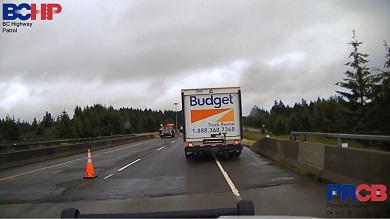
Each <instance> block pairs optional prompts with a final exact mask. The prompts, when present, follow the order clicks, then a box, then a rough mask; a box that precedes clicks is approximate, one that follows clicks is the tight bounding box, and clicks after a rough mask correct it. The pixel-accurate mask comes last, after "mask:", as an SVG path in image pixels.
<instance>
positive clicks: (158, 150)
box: [157, 146, 165, 151]
mask: <svg viewBox="0 0 390 219" xmlns="http://www.w3.org/2000/svg"><path fill="white" fill-rule="evenodd" d="M163 148H165V146H162V147H161V148H159V149H157V151H159V150H161V149H163Z"/></svg>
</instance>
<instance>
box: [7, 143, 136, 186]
mask: <svg viewBox="0 0 390 219" xmlns="http://www.w3.org/2000/svg"><path fill="white" fill-rule="evenodd" d="M142 143H144V141H142V142H139V143H135V144H131V145H129V146H126V147H121V148H118V149H113V150H109V151H105V152H101V153H98V154H94V155H92V158H93V157H96V156H99V155H102V154H106V153H110V152H113V151H119V150H123V149H126V148H128V147H134V146H137V145H140V144H142ZM82 159H85V157H82V158H77V159H74V160H70V161H66V162H63V163H59V164H55V165H51V166H47V167H43V168H40V169H36V170H32V171H28V172H25V173H20V174H16V175H13V176H9V177H5V178H2V179H0V181H4V180H7V179H12V178H15V177H19V176H24V175H27V174H31V173H35V172H38V171H41V170H46V169H50V168H53V167H57V166H61V165H64V164H68V163H72V162H74V161H78V160H82Z"/></svg>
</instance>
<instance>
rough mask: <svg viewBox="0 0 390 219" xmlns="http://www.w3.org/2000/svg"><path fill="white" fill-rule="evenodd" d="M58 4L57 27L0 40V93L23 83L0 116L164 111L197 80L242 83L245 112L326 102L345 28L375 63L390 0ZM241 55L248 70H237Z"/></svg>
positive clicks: (337, 74) (344, 54)
mask: <svg viewBox="0 0 390 219" xmlns="http://www.w3.org/2000/svg"><path fill="white" fill-rule="evenodd" d="M60 3H61V4H62V6H63V11H62V12H61V13H60V14H58V15H57V16H56V17H55V20H53V21H51V22H43V21H41V22H39V21H35V22H34V24H33V27H32V28H30V29H21V31H20V33H18V34H15V35H6V34H3V33H2V34H1V35H0V38H1V39H0V48H1V50H0V77H1V80H0V88H4V89H8V90H9V89H11V88H12V86H14V85H13V83H15V81H18V83H20V84H21V85H22V86H25V87H26V90H24V91H23V90H20V91H19V92H21V93H22V94H20V95H19V96H20V98H19V99H18V98H16V99H15V100H14V101H12V104H9V105H7V107H1V106H3V105H4V104H8V103H11V102H7V103H5V102H4V99H6V98H7V97H9V94H7V95H8V96H4V95H5V94H4V93H3V94H1V93H0V98H1V99H3V101H2V100H0V111H1V113H0V118H1V117H4V114H7V113H8V114H14V113H15V115H16V116H20V117H22V118H23V117H24V116H25V115H26V117H29V118H31V115H36V114H38V116H40V115H41V114H43V113H44V112H45V111H46V110H52V111H58V112H61V111H62V110H63V108H64V107H66V108H73V107H74V106H76V105H81V106H84V105H87V104H89V105H90V104H93V103H95V102H100V103H103V104H107V105H114V106H116V107H127V106H128V107H139V108H145V107H148V108H149V107H151V108H156V109H164V108H169V107H172V103H173V102H177V101H179V98H180V95H179V92H180V88H183V87H186V88H187V87H191V86H193V85H194V84H196V85H197V86H202V87H204V86H216V85H221V86H223V85H227V84H228V85H233V84H238V85H240V86H241V87H242V88H243V91H244V92H243V94H244V95H246V96H244V97H243V98H244V101H245V102H244V105H245V106H244V109H245V110H244V112H246V113H248V112H249V110H250V108H251V107H252V106H253V105H255V104H256V105H258V106H260V107H265V108H266V109H267V108H269V106H270V105H271V106H272V104H273V101H274V100H275V99H277V100H278V99H281V100H285V101H288V102H291V103H294V102H296V101H300V99H301V98H305V99H307V100H311V99H312V98H313V99H316V98H317V96H320V97H324V98H326V97H328V96H330V95H333V94H335V93H334V90H335V89H337V87H335V86H334V84H335V83H336V82H338V81H340V80H341V79H342V77H343V75H342V73H343V72H345V70H346V67H345V66H343V64H344V63H346V62H347V61H348V55H349V53H350V52H351V47H350V45H348V42H349V41H350V40H351V36H352V29H356V31H357V35H358V39H359V40H361V41H363V42H364V44H363V45H362V47H361V48H362V52H364V53H368V54H370V57H369V59H370V63H369V65H370V66H369V67H381V66H383V61H384V49H383V46H382V40H388V41H390V38H389V36H390V27H389V25H388V20H390V19H389V18H390V17H389V15H388V12H387V10H386V9H388V8H390V6H389V1H379V0H376V1H363V0H362V1H349V0H341V1H320V2H318V1H316V2H313V1H306V0H299V1H211V2H210V1H174V0H173V1H126V2H120V3H119V2H113V3H110V4H107V2H106V1H97V2H96V1H83V2H78V1H63V2H60ZM240 60H241V61H242V62H244V63H246V64H245V65H246V66H245V67H243V68H236V67H234V64H233V63H237V62H239V61H240ZM223 72H228V74H223ZM197 74H198V76H197ZM200 74H201V75H200ZM207 74H209V75H210V77H207V76H206V75H207ZM233 74H237V76H236V77H232V75H233ZM226 75H228V76H226ZM211 78H213V79H214V80H216V79H218V80H216V81H210V79H211ZM232 80H234V81H232ZM297 85H302V86H297ZM175 94H177V95H175ZM24 97H25V98H24ZM58 97H61V98H58ZM164 98H165V101H166V102H164ZM33 100H35V102H34V101H33ZM45 100H46V101H45ZM263 104H264V105H263ZM26 106H29V107H30V109H34V110H33V111H34V112H25V111H24V110H22V108H26ZM27 114H31V115H28V116H27Z"/></svg>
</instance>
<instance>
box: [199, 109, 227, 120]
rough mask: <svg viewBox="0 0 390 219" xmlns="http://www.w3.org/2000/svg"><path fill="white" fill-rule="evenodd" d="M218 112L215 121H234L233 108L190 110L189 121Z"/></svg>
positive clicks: (205, 117) (201, 118)
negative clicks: (217, 117)
mask: <svg viewBox="0 0 390 219" xmlns="http://www.w3.org/2000/svg"><path fill="white" fill-rule="evenodd" d="M218 114H220V117H219V119H217V121H216V122H234V109H206V110H191V123H194V122H197V121H200V120H203V119H207V118H209V117H212V116H215V115H218Z"/></svg>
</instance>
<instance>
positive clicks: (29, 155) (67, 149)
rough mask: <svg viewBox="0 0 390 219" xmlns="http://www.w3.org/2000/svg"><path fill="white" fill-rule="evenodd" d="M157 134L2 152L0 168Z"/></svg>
mask: <svg viewBox="0 0 390 219" xmlns="http://www.w3.org/2000/svg"><path fill="white" fill-rule="evenodd" d="M155 136H156V135H155V134H154V133H151V134H144V135H136V136H129V137H121V138H110V139H103V140H98V141H92V142H82V143H73V144H66V145H59V146H51V147H40V148H37V149H32V150H23V151H15V152H7V153H0V169H6V168H11V167H16V166H20V165H26V164H30V163H36V162H40V161H44V160H50V159H55V158H58V157H65V156H69V155H73V154H79V153H85V152H86V151H87V150H88V149H91V150H98V149H103V148H108V147H113V146H117V145H121V144H128V143H132V142H137V141H143V140H147V139H151V138H155Z"/></svg>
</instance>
